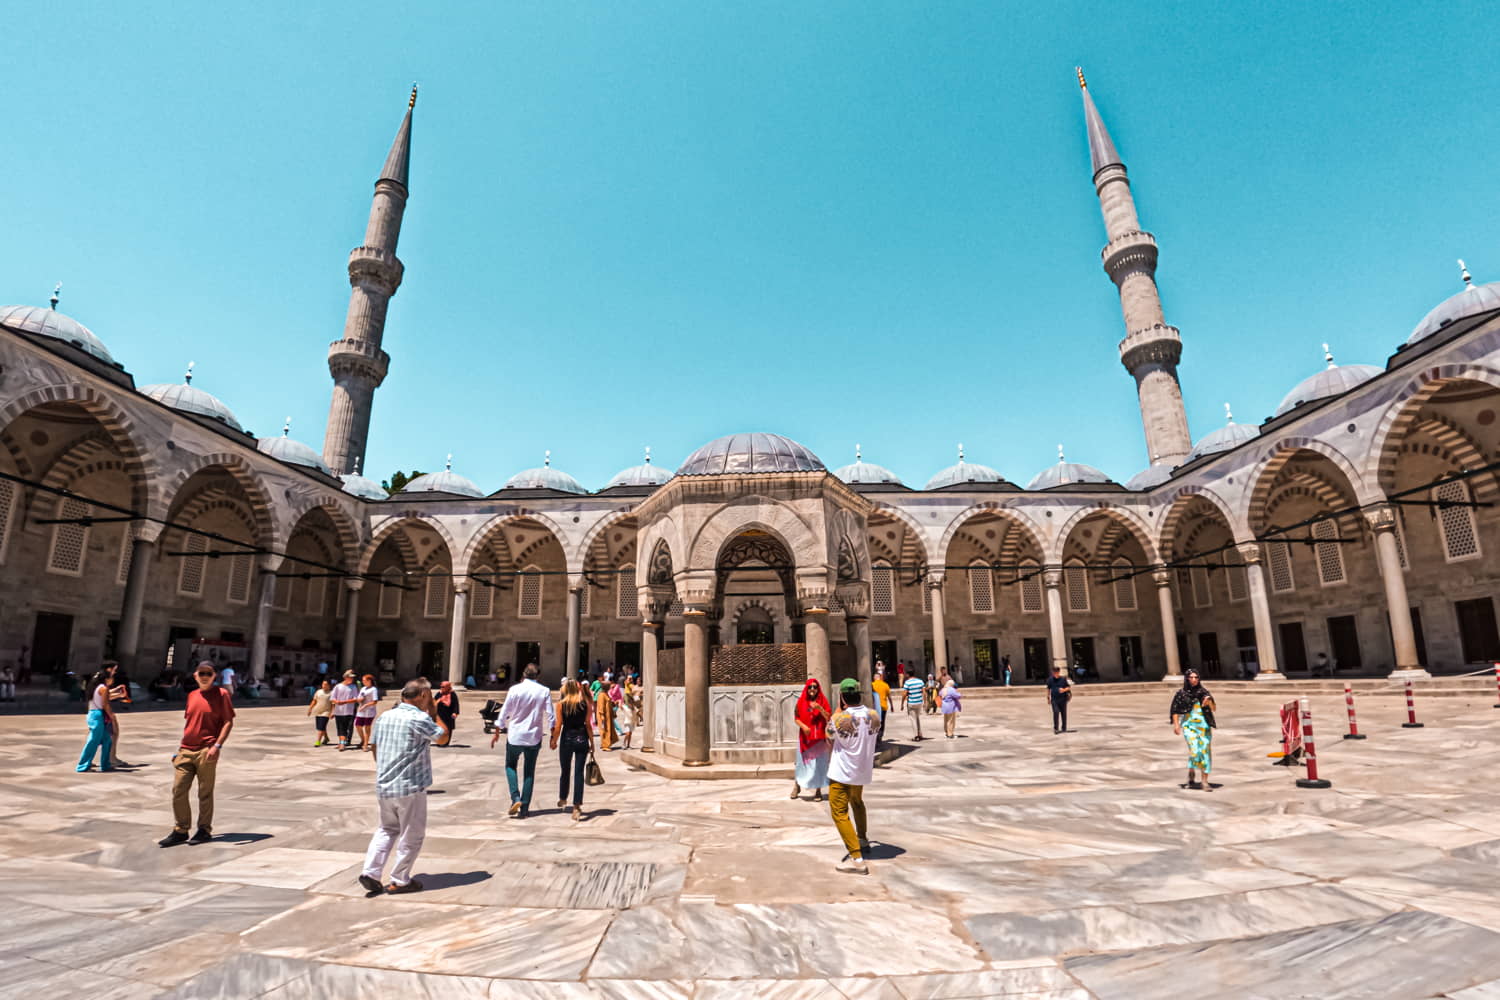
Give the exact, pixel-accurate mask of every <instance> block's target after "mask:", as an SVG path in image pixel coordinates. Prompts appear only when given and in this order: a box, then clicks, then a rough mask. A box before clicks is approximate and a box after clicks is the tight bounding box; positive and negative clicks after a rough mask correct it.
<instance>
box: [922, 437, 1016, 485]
mask: <svg viewBox="0 0 1500 1000" xmlns="http://www.w3.org/2000/svg"><path fill="white" fill-rule="evenodd" d="M1003 482H1005V477H1004V476H1002V475H1000V473H998V472H996V471H995V470H994V469H992V468H990V467H989V466H988V465H978V464H975V463H973V462H965V461H964V446H963V445H959V446H958V461H957V462H955V463H954V464H953V465H950V466H948V467H947V468H946V469H944V470H943V471H942V472H939V473H938V474H937V475H935V476H933V477H932V478H931V479H929V480H927V486H926V488H927V489H929V490H940V489H943V488H944V487H945V486H957V485H959V484H960V483H1003Z"/></svg>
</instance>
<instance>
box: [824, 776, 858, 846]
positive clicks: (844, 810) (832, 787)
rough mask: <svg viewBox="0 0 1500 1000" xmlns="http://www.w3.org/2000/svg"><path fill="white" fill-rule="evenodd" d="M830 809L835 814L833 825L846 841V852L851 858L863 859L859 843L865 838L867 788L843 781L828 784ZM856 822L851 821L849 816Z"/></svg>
mask: <svg viewBox="0 0 1500 1000" xmlns="http://www.w3.org/2000/svg"><path fill="white" fill-rule="evenodd" d="M828 808H829V810H830V811H831V812H832V813H833V825H834V826H836V827H838V831H839V836H840V837H842V838H843V840H844V850H846V851H848V852H849V856H850V857H855V858H857V857H861V854H860V846H859V841H860V838H862V837H864V836H865V829H866V827H865V786H864V785H846V784H844V783H843V782H842V781H830V782H829V783H828ZM850 813H853V814H854V821H853V822H852V823H851V822H850V821H849V814H850Z"/></svg>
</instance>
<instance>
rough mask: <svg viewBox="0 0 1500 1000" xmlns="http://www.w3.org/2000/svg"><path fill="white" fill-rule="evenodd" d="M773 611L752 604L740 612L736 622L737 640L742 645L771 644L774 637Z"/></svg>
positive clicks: (735, 637) (735, 636)
mask: <svg viewBox="0 0 1500 1000" xmlns="http://www.w3.org/2000/svg"><path fill="white" fill-rule="evenodd" d="M772 635H773V631H772V622H771V613H770V612H769V611H767V610H766V609H765V608H762V607H758V606H755V605H751V606H750V607H748V608H746V609H745V610H744V611H742V612H741V613H740V620H739V621H738V622H737V623H736V624H735V635H734V639H735V642H737V643H739V644H740V645H741V646H769V645H770V644H771V643H772V642H773V641H774V640H773V638H772Z"/></svg>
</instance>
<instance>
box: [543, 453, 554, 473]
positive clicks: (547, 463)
mask: <svg viewBox="0 0 1500 1000" xmlns="http://www.w3.org/2000/svg"><path fill="white" fill-rule="evenodd" d="M542 468H544V469H550V468H552V449H551V448H548V449H547V450H546V451H544V452H542Z"/></svg>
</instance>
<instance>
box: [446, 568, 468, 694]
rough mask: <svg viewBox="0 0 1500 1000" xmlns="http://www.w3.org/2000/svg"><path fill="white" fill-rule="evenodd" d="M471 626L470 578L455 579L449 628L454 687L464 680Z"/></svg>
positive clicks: (451, 676)
mask: <svg viewBox="0 0 1500 1000" xmlns="http://www.w3.org/2000/svg"><path fill="white" fill-rule="evenodd" d="M468 626H469V580H468V578H467V577H459V578H457V579H455V580H454V581H453V624H452V626H451V627H450V628H449V630H448V680H449V682H450V683H451V684H452V685H453V686H454V687H461V686H462V685H463V682H464V665H465V661H466V660H467V658H468V654H469V643H468V641H467V636H466V631H467V629H468Z"/></svg>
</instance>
